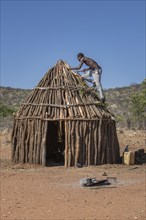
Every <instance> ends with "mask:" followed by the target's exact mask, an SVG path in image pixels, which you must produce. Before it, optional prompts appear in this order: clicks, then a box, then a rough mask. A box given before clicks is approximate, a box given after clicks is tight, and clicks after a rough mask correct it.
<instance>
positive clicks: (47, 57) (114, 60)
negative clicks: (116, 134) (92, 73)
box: [1, 0, 146, 89]
mask: <svg viewBox="0 0 146 220" xmlns="http://www.w3.org/2000/svg"><path fill="white" fill-rule="evenodd" d="M145 37H146V36H145V1H144V0H137V1H136V0H129V1H128V0H126V1H125V0H121V1H119V0H117V1H116V0H115V1H112V0H107V1H105V0H102V1H98V0H97V1H95V0H94V1H92V0H89V1H83V0H78V1H77V0H74V1H69V0H68V1H62V0H60V1H59V0H58V1H55V0H53V1H49V0H48V1H43V0H40V1H35V0H33V1H31V0H30V1H27V0H26V1H24V0H23V1H22V0H19V1H13V0H9V1H8V0H1V86H10V87H15V88H30V89H32V88H33V87H34V86H36V85H37V84H38V82H39V81H40V80H41V78H42V77H43V76H44V74H45V72H46V71H48V69H50V68H51V67H53V66H54V65H55V64H56V62H57V61H58V60H59V59H63V60H65V61H66V62H68V64H69V65H70V66H72V67H73V66H77V65H78V61H77V59H76V55H77V54H78V53H79V52H82V53H84V54H85V55H86V56H89V57H91V58H93V59H94V60H96V61H97V62H98V63H99V65H101V66H102V68H103V74H102V85H103V87H104V88H106V89H108V88H115V87H123V86H128V85H130V84H131V83H134V82H135V83H141V82H142V81H143V80H144V78H145V77H146V76H145ZM84 67H85V66H84Z"/></svg>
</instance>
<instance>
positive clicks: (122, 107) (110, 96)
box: [0, 84, 140, 129]
mask: <svg viewBox="0 0 146 220" xmlns="http://www.w3.org/2000/svg"><path fill="white" fill-rule="evenodd" d="M139 90H140V84H136V85H131V86H128V87H121V88H115V89H107V90H104V92H105V96H106V101H107V104H108V108H109V110H110V111H111V112H112V113H113V114H114V115H115V116H116V119H117V127H120V128H127V127H128V126H129V120H130V119H129V118H130V117H129V116H130V114H131V113H130V97H131V95H133V94H134V93H136V92H137V91H139ZM30 92H31V90H28V89H27V90H25V89H16V88H11V87H0V97H1V99H0V107H1V114H0V123H1V129H4V128H6V127H8V128H11V127H12V121H13V116H12V112H15V111H17V109H18V108H19V107H20V105H21V103H22V102H23V101H24V100H25V98H26V97H27V96H28V95H29V94H30ZM132 126H133V127H135V125H134V124H132Z"/></svg>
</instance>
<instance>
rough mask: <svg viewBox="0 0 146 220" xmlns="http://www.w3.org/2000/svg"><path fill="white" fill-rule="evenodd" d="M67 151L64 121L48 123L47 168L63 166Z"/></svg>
mask: <svg viewBox="0 0 146 220" xmlns="http://www.w3.org/2000/svg"><path fill="white" fill-rule="evenodd" d="M64 151H65V128H64V122H62V121H48V127H47V137H46V162H47V166H63V165H64Z"/></svg>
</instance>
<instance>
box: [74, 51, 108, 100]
mask: <svg viewBox="0 0 146 220" xmlns="http://www.w3.org/2000/svg"><path fill="white" fill-rule="evenodd" d="M77 59H78V60H79V62H80V64H79V66H77V67H74V68H71V69H72V70H80V69H81V67H82V65H83V64H86V65H87V66H89V68H86V69H84V70H81V72H85V73H84V74H83V75H82V76H81V77H82V78H83V80H86V81H88V82H90V83H93V86H94V87H96V89H97V90H98V92H99V95H100V100H101V102H103V103H104V102H105V97H104V94H103V89H102V85H101V74H102V68H101V67H100V66H99V65H98V64H97V63H96V62H95V61H94V60H93V59H91V58H89V57H85V56H84V54H83V53H79V54H78V55H77ZM91 77H93V79H92V78H91Z"/></svg>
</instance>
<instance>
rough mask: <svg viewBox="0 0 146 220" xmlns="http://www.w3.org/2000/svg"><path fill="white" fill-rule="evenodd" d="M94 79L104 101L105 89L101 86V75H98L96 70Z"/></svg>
mask: <svg viewBox="0 0 146 220" xmlns="http://www.w3.org/2000/svg"><path fill="white" fill-rule="evenodd" d="M96 71H97V72H96ZM93 78H94V82H95V83H96V88H97V90H98V92H99V95H100V99H101V100H103V101H104V100H105V97H104V94H103V89H102V85H101V73H98V70H95V71H94V73H93Z"/></svg>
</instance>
